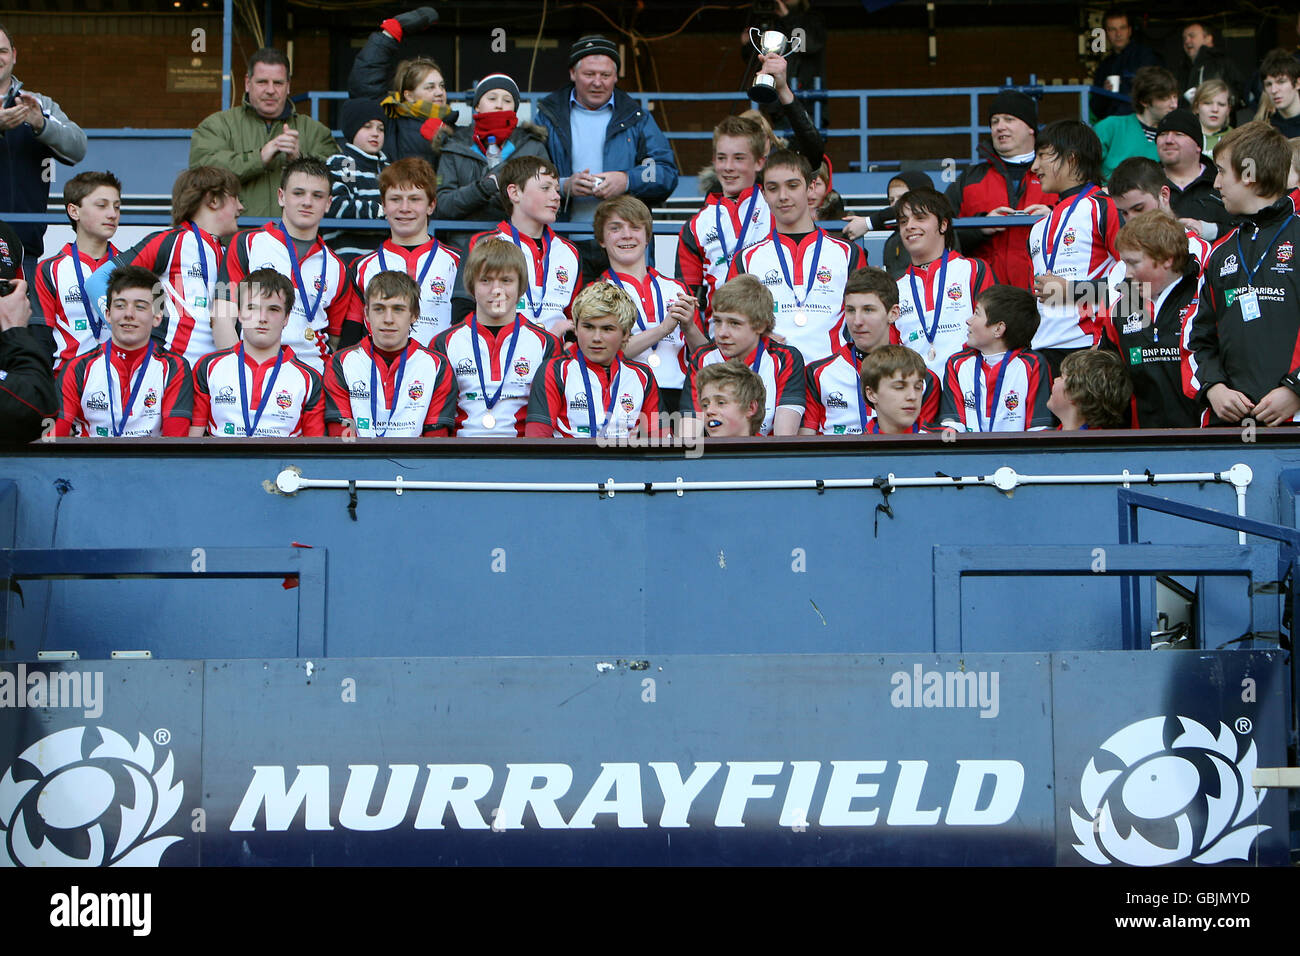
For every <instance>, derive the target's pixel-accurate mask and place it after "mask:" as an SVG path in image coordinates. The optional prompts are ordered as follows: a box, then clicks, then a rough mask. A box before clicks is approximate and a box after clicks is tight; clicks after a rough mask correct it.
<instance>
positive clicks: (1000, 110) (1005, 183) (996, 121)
mask: <svg viewBox="0 0 1300 956" xmlns="http://www.w3.org/2000/svg"><path fill="white" fill-rule="evenodd" d="M988 116H989V132H990V134H991V136H992V141H993V148H992V150H990V149H989V148H988V147H987V146H985V145H983V144H981V145H980V155H981V156H983V157H984V159H983V161H982V162H978V163H972V164H971V165H970V166H968V167H966V169H964V170H963V171H962V173H961V175H960V176H958V177H957V181H956V182H954V183H953V184H952V185H951V186H949V187H948V189H947V196H948V202H950V203H951V204H952V207H953V209H955V210H956V211H957V215H958V216H1010V215H1017V214H1019V215H1028V216H1046V215H1047V214H1048V213H1049V212H1051V211H1052V207H1053V206H1054V205H1056V196H1055V194H1053V193H1049V192H1046V191H1045V190H1044V189H1043V184H1042V182H1041V181H1040V180H1039V178H1038V175H1037V174H1036V173H1035V172H1034V171H1033V165H1034V140H1035V137H1036V136H1037V133H1038V104H1037V103H1036V102H1035V101H1034V100H1033V98H1032V97H1030V96H1027V95H1026V94H1024V93H1021V92H1019V91H1018V90H1003V91H1002V92H1000V93H999V94H998V95H997V96H995V97H994V98H993V102H992V103H991V104H990V105H989V114H988ZM890 185H891V187H892V185H893V184H892V183H891V184H890ZM925 185H927V186H930V185H931V184H930V183H929V182H928V181H927V182H926V184H925ZM894 241H895V240H894V237H892V236H891V237H890V239H889V241H888V242H886V244H885V257H886V268H889V265H888V262H889V259H890V256H891V251H890V246H889V243H890V242H894ZM957 244H958V248H960V249H962V250H965V251H966V252H968V253H969V254H970V255H972V256H978V257H979V258H981V259H983V260H984V261H985V262H987V263H988V264H989V265H990V266H991V267H992V268H993V271H994V273H995V274H996V275H997V276H998V279H999V280H1000V281H1002V282H1006V283H1008V284H1010V285H1015V286H1019V287H1021V288H1022V289H1027V288H1029V285H1030V282H1031V281H1032V279H1033V270H1032V269H1031V267H1030V263H1029V252H1028V246H1029V227H1028V226H1008V227H1000V226H986V227H984V228H982V229H963V230H961V231H960V232H959V233H958V234H957ZM899 248H900V249H901V247H899ZM903 268H904V269H906V263H904V265H903ZM891 271H893V270H892V269H891ZM901 274H902V272H901V271H900V272H899V275H901Z"/></svg>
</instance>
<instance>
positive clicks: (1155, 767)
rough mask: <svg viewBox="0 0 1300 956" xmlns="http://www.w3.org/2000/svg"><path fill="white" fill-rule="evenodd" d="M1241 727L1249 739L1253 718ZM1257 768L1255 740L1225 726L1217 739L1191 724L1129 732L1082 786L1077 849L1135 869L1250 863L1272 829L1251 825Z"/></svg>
mask: <svg viewBox="0 0 1300 956" xmlns="http://www.w3.org/2000/svg"><path fill="white" fill-rule="evenodd" d="M1170 721H1174V722H1175V723H1172V724H1171V723H1170ZM1237 729H1238V731H1240V733H1241V734H1242V735H1245V734H1248V733H1249V732H1250V730H1251V725H1250V720H1249V718H1246V717H1241V718H1238V720H1237ZM1255 762H1256V754H1255V742H1254V741H1253V740H1250V739H1249V738H1245V739H1239V738H1238V735H1237V734H1234V733H1233V731H1232V729H1231V728H1230V727H1228V725H1227V724H1224V723H1222V722H1221V723H1220V724H1219V733H1218V736H1217V737H1216V736H1215V735H1214V733H1213V732H1212V731H1211V730H1210V729H1209V728H1207V727H1205V726H1204V725H1203V724H1200V723H1198V722H1197V721H1195V720H1192V719H1191V718H1188V717H1173V718H1169V717H1150V718H1147V719H1146V720H1139V721H1138V722H1137V723H1133V724H1129V725H1128V726H1127V727H1125V728H1123V729H1122V730H1120V731H1118V732H1117V733H1115V734H1112V735H1111V736H1110V737H1109V738H1108V739H1107V740H1106V742H1105V743H1103V744H1102V745H1101V747H1099V748H1098V753H1097V754H1096V755H1094V756H1093V757H1092V758H1091V759H1089V761H1088V766H1087V767H1086V768H1085V769H1084V771H1083V775H1082V777H1081V778H1080V780H1079V796H1080V798H1081V799H1082V805H1083V812H1082V813H1079V812H1077V811H1076V810H1075V808H1074V807H1073V806H1072V807H1071V808H1070V824H1071V826H1072V827H1073V829H1074V835H1075V837H1076V838H1077V839H1078V841H1079V842H1078V843H1076V844H1075V845H1074V849H1075V850H1076V851H1078V853H1079V855H1080V856H1081V857H1083V858H1084V859H1085V860H1087V861H1089V862H1090V863H1099V864H1108V863H1126V864H1128V865H1130V866H1160V865H1164V864H1169V863H1179V862H1182V861H1185V860H1191V861H1192V862H1194V863H1220V862H1223V861H1225V860H1249V859H1252V855H1253V851H1254V845H1255V840H1256V839H1257V838H1258V837H1259V835H1260V834H1261V833H1263V832H1264V831H1265V830H1267V829H1268V827H1267V826H1263V825H1260V824H1257V823H1253V822H1251V821H1252V820H1253V819H1254V816H1255V813H1256V811H1257V810H1258V809H1259V804H1260V800H1261V799H1262V798H1261V797H1260V796H1258V795H1257V794H1256V792H1255V791H1254V789H1253V788H1252V787H1251V783H1250V779H1251V776H1252V775H1253V773H1254V770H1255Z"/></svg>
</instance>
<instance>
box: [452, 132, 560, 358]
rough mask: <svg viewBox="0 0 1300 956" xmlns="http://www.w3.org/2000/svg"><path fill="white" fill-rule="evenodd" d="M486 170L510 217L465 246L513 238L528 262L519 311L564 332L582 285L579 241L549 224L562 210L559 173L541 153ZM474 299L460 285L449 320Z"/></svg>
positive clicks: (456, 319)
mask: <svg viewBox="0 0 1300 956" xmlns="http://www.w3.org/2000/svg"><path fill="white" fill-rule="evenodd" d="M490 175H492V176H494V177H496V179H497V181H498V182H499V183H500V184H501V204H502V205H503V206H505V207H506V208H507V209H509V210H510V218H509V219H506V220H502V221H501V222H500V223H498V224H497V226H496V228H495V229H490V230H488V231H487V232H480V233H478V234H476V235H474V236H473V237H471V239H470V241H469V245H468V249H467V251H472V250H473V249H474V246H475V245H476V244H477V243H478V242H480V241H482V240H484V239H490V238H497V239H504V240H505V241H507V242H511V243H514V245H515V246H517V247H518V248H519V251H520V252H522V253H523V256H524V259H525V260H526V262H527V263H528V265H529V268H528V272H527V274H526V276H525V278H526V279H527V282H526V284H525V285H524V287H523V288H522V289H521V290H520V293H521V294H520V296H519V308H518V311H519V312H522V313H523V314H524V316H525V317H526V318H527V319H528V321H529V322H532V323H534V324H535V325H540V326H541V327H542V328H544V329H546V330H548V331H549V332H551V333H553V334H555V335H557V336H561V337H563V336H564V334H565V333H566V332H568V331H569V330H570V329H572V328H573V322H572V321H570V319H569V308H570V306H571V305H572V303H573V297H574V296H575V295H576V294H577V292H578V288H579V287H580V286H581V285H582V257H581V256H580V255H579V253H578V247H577V246H575V245H574V244H573V243H571V242H569V240H567V239H565V238H563V237H562V236H559V235H557V234H556V232H555V230H554V229H552V228H551V223H553V222H555V217H556V216H557V215H558V214H559V211H560V178H559V173H557V172H556V170H555V167H554V166H553V165H552V164H551V163H550V162H548V161H547V160H545V159H542V158H541V157H540V156H513V157H511V158H510V159H508V160H506V161H505V162H504V163H502V164H501V165H500V166H499V167H498V168H497V169H496V170H495V171H494V172H492V173H491V174H490ZM474 302H475V296H474V293H473V291H472V290H471V289H470V288H469V286H468V285H467V284H462V285H461V286H459V287H458V288H457V290H456V302H455V303H454V305H453V309H452V320H453V321H454V322H459V321H460V320H461V319H463V318H464V317H465V316H466V315H468V314H469V312H470V310H471V309H472V308H473V307H474Z"/></svg>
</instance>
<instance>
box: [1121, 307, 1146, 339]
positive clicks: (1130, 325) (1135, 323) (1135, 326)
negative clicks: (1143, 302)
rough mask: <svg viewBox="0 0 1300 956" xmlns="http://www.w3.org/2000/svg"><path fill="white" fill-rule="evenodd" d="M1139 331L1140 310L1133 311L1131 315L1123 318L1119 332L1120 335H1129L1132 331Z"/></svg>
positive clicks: (1140, 325) (1140, 329) (1140, 322)
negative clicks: (1122, 325) (1122, 324)
mask: <svg viewBox="0 0 1300 956" xmlns="http://www.w3.org/2000/svg"><path fill="white" fill-rule="evenodd" d="M1141 331H1142V313H1141V312H1134V313H1133V314H1132V315H1130V316H1129V317H1128V318H1127V319H1125V320H1124V327H1123V328H1122V329H1120V333H1121V334H1122V335H1129V334H1130V333H1133V332H1141Z"/></svg>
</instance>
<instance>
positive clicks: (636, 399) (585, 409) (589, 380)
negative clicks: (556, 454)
mask: <svg viewBox="0 0 1300 956" xmlns="http://www.w3.org/2000/svg"><path fill="white" fill-rule="evenodd" d="M584 364H585V363H584V361H583V360H582V359H581V358H580V357H579V356H578V355H561V356H558V357H557V358H553V359H551V360H550V361H549V362H547V363H546V365H545V366H544V367H543V369H542V372H541V374H540V375H538V376H537V377H536V378H535V379H533V391H532V395H531V397H530V398H529V400H528V429H527V430H529V431H531V430H532V426H534V425H540V426H543V427H545V428H550V429H551V437H553V438H597V437H598V438H627V437H628V436H629V435H633V434H639V435H643V436H648V437H654V436H657V435H658V434H659V388H658V386H657V385H656V384H655V377H654V372H652V371H651V370H650V366H648V365H642V364H641V363H640V362H630V361H628V360H627V359H625V358H623V353H622V352H620V353H619V355H618V359H617V361H615V362H614V363H613V365H611V366H610V367H609V368H606V367H605V366H603V365H586V370H587V377H586V379H584V378H583V376H582V369H583V365H584ZM588 384H590V388H591V390H590V392H589V391H588V390H587V388H588ZM538 437H540V436H538Z"/></svg>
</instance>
